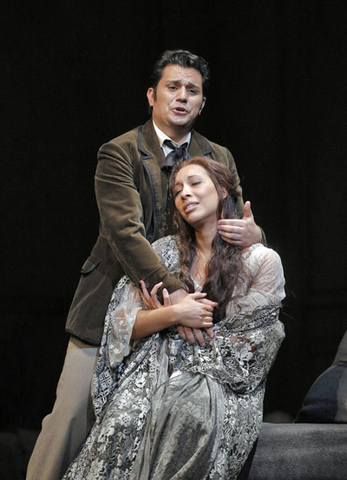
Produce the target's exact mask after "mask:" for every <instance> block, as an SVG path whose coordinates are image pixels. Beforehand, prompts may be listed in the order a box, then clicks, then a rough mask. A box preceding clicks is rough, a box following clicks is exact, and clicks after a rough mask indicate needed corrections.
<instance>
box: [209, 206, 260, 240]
mask: <svg viewBox="0 0 347 480" xmlns="http://www.w3.org/2000/svg"><path fill="white" fill-rule="evenodd" d="M218 233H219V235H220V236H221V237H222V239H223V240H224V241H226V242H228V243H232V244H233V245H238V246H240V247H243V248H245V247H250V246H251V245H253V244H254V243H259V242H260V241H261V236H262V234H261V230H260V228H259V227H258V225H257V224H256V223H255V221H254V217H253V213H252V210H251V202H249V201H247V202H246V203H245V205H244V207H243V218H242V219H236V218H228V219H227V218H223V219H222V220H219V221H218Z"/></svg>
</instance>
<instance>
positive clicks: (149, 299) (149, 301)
mask: <svg viewBox="0 0 347 480" xmlns="http://www.w3.org/2000/svg"><path fill="white" fill-rule="evenodd" d="M140 285H141V289H142V293H141V297H142V300H143V303H144V304H145V305H146V307H147V308H149V309H151V310H155V309H156V308H161V307H168V306H170V305H171V301H170V295H169V292H168V291H167V290H166V288H164V289H163V301H164V303H163V304H161V303H160V301H159V298H158V296H157V293H158V290H159V288H160V287H161V286H162V285H163V282H159V283H157V284H156V285H154V287H153V288H152V290H151V293H150V294H149V293H148V290H147V287H146V284H145V282H144V281H143V280H140Z"/></svg>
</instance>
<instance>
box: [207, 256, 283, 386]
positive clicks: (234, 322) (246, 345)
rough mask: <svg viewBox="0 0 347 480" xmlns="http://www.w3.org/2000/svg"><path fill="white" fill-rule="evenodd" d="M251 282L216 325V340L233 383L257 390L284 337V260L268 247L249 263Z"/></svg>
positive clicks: (225, 370)
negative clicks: (280, 314)
mask: <svg viewBox="0 0 347 480" xmlns="http://www.w3.org/2000/svg"><path fill="white" fill-rule="evenodd" d="M248 265H249V268H250V271H251V274H252V282H251V285H250V287H249V288H248V289H247V291H246V292H245V294H244V295H243V296H241V295H239V297H238V298H236V299H234V302H235V303H236V304H235V305H233V308H232V309H231V310H232V312H233V313H234V314H233V315H231V316H230V317H229V318H226V319H225V320H224V321H223V322H221V323H220V324H219V325H218V326H217V330H216V332H215V334H216V342H217V344H218V345H219V348H220V353H221V356H222V358H223V366H224V367H223V370H224V374H225V375H226V378H227V379H228V383H229V384H230V386H231V387H232V388H233V389H234V390H236V391H238V392H243V393H245V392H249V391H254V390H255V389H256V388H257V387H258V386H259V385H260V384H261V383H262V382H263V381H264V380H265V379H266V376H267V374H268V372H269V370H270V368H271V366H272V364H273V362H274V360H275V358H276V355H277V352H278V350H279V347H280V345H281V343H282V341H283V339H284V337H285V334H284V327H283V324H282V323H281V322H280V320H279V312H280V308H281V301H282V300H283V298H284V296H285V293H284V284H285V281H284V275H283V268H282V263H281V259H280V257H279V256H278V254H277V253H276V252H274V251H273V250H270V249H268V248H266V247H262V248H261V249H259V250H258V252H257V254H256V255H253V258H249V262H248Z"/></svg>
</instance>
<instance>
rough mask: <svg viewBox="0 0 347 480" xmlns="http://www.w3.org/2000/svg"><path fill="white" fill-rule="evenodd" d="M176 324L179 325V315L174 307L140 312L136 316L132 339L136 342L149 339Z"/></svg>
mask: <svg viewBox="0 0 347 480" xmlns="http://www.w3.org/2000/svg"><path fill="white" fill-rule="evenodd" d="M175 323H177V314H176V309H175V307H174V306H173V305H171V306H168V307H162V308H157V309H155V310H140V311H139V312H138V314H137V316H136V321H135V324H134V327H133V332H132V336H131V338H132V339H133V340H136V339H140V338H143V337H147V335H151V334H152V333H155V332H160V331H161V330H164V329H165V328H168V327H171V326H172V325H174V324H175Z"/></svg>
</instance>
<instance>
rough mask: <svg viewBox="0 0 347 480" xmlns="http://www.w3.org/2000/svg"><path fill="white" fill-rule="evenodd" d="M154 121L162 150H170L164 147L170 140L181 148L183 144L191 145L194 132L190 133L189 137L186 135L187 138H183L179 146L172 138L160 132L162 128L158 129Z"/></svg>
mask: <svg viewBox="0 0 347 480" xmlns="http://www.w3.org/2000/svg"><path fill="white" fill-rule="evenodd" d="M152 121H153V127H154V130H155V133H156V134H157V137H158V140H159V145H160V146H161V148H164V149H166V148H168V147H167V146H166V145H163V143H164V141H165V140H170V141H171V142H172V143H173V144H174V145H175V146H177V147H179V145H182V143H185V142H187V143H188V145H189V144H190V139H191V137H192V132H189V133H188V135H186V137H184V138H183V140H182V141H181V143H180V144H178V143H177V142H175V141H174V140H172V138H170V137H168V136H167V135H166V133H164V132H163V131H162V130H160V128H158V127H157V126H156V124H155V123H154V120H152Z"/></svg>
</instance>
